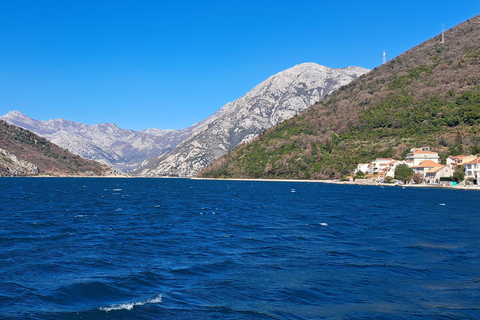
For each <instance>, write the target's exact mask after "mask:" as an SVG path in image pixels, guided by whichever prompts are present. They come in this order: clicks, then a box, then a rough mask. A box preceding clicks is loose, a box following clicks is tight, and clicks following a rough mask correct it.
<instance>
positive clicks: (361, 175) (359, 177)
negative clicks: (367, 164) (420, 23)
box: [356, 170, 365, 179]
mask: <svg viewBox="0 0 480 320" xmlns="http://www.w3.org/2000/svg"><path fill="white" fill-rule="evenodd" d="M364 177H365V173H363V171H361V170H360V171H358V172H357V176H356V178H358V179H363V178H364Z"/></svg>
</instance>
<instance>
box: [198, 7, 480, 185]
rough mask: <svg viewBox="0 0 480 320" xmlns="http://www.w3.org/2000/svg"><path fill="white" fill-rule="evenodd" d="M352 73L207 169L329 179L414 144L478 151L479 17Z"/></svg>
mask: <svg viewBox="0 0 480 320" xmlns="http://www.w3.org/2000/svg"><path fill="white" fill-rule="evenodd" d="M444 38H445V41H444V43H442V41H441V39H442V37H441V35H437V36H436V37H434V38H432V39H430V40H428V41H426V42H423V43H421V44H420V45H418V46H416V47H414V48H412V49H411V50H408V51H407V52H405V53H404V54H402V55H400V56H398V57H396V58H394V59H392V60H391V61H389V62H387V63H386V64H384V65H381V66H379V67H377V68H375V69H374V70H372V71H371V72H369V73H368V74H366V75H365V76H362V77H360V78H359V79H357V80H355V81H352V82H351V83H350V84H349V85H347V86H345V87H343V88H340V89H339V90H337V91H335V92H333V93H332V94H331V95H329V96H327V97H326V98H324V99H322V100H321V101H319V102H318V103H316V104H315V105H314V106H312V107H311V108H308V109H307V110H305V111H304V112H302V113H300V114H299V115H297V116H295V117H294V118H292V119H290V120H288V121H285V122H283V123H281V124H280V125H278V126H275V127H273V128H271V129H269V130H267V131H265V132H264V133H263V134H262V135H261V136H260V137H258V139H255V140H254V141H252V143H250V144H246V145H241V146H239V147H237V148H235V149H234V150H231V151H230V152H229V154H227V155H225V156H223V157H221V158H219V159H218V160H217V161H216V162H215V163H213V164H212V165H211V166H209V167H208V168H205V170H204V171H203V172H202V173H201V174H200V175H201V176H203V177H238V178H240V177H242V178H300V179H331V178H337V179H338V178H340V177H341V176H342V175H345V174H349V172H350V171H351V170H353V169H354V168H355V166H356V165H357V164H358V163H366V162H369V161H371V160H374V159H375V158H377V157H395V158H399V159H402V158H404V156H405V154H406V153H407V152H408V150H409V149H410V148H411V147H421V146H430V147H431V148H432V149H433V150H435V151H438V152H439V153H440V157H441V158H443V159H445V157H447V156H448V155H457V154H461V153H467V154H470V153H473V154H478V153H480V127H479V124H480V40H479V39H480V17H479V16H477V17H474V18H472V19H470V20H468V21H466V22H464V23H462V24H459V25H458V26H456V27H454V28H452V29H450V30H447V31H446V32H445V37H444Z"/></svg>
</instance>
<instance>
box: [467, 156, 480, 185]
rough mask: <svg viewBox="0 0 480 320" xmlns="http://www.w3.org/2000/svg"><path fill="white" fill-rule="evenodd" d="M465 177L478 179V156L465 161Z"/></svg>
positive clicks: (479, 159)
mask: <svg viewBox="0 0 480 320" xmlns="http://www.w3.org/2000/svg"><path fill="white" fill-rule="evenodd" d="M465 178H473V179H475V180H477V183H478V179H480V158H476V159H474V160H472V161H470V162H467V163H465Z"/></svg>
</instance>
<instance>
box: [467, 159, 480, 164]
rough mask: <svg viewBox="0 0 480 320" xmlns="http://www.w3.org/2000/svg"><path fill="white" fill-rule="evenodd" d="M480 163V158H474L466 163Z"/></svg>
mask: <svg viewBox="0 0 480 320" xmlns="http://www.w3.org/2000/svg"><path fill="white" fill-rule="evenodd" d="M479 163H480V158H476V159H473V160H472V161H469V162H467V163H465V164H479Z"/></svg>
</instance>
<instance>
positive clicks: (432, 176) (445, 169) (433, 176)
mask: <svg viewBox="0 0 480 320" xmlns="http://www.w3.org/2000/svg"><path fill="white" fill-rule="evenodd" d="M453 172H454V170H453V169H452V168H451V167H450V166H443V165H441V166H439V167H434V168H432V169H430V170H428V171H427V172H426V173H425V183H428V184H439V183H440V178H443V177H451V176H452V175H453Z"/></svg>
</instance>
